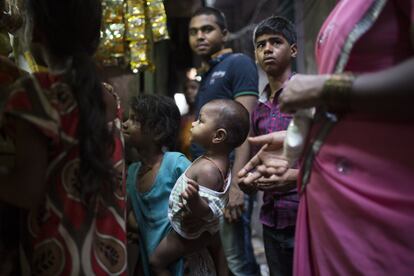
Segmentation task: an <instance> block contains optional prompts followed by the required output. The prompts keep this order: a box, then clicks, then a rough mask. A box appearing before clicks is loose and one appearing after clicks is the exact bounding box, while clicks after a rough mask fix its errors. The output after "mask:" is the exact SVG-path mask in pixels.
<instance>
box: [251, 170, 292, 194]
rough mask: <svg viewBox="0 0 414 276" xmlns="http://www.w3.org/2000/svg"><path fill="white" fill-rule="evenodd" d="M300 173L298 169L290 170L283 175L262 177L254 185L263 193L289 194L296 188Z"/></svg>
mask: <svg viewBox="0 0 414 276" xmlns="http://www.w3.org/2000/svg"><path fill="white" fill-rule="evenodd" d="M298 172H299V171H298V170H297V169H288V170H287V171H286V172H285V173H284V174H282V175H276V174H272V175H271V176H269V177H260V178H259V179H257V180H256V181H255V183H254V185H255V186H256V188H257V189H259V190H261V191H272V192H287V191H290V190H292V189H294V188H295V187H296V181H297V178H298Z"/></svg>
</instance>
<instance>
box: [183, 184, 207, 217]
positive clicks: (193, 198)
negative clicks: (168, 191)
mask: <svg viewBox="0 0 414 276" xmlns="http://www.w3.org/2000/svg"><path fill="white" fill-rule="evenodd" d="M199 190H200V186H199V185H198V183H197V182H195V181H194V180H191V179H189V181H188V186H187V188H186V189H185V190H184V192H182V193H181V197H182V199H183V201H184V200H185V201H186V205H185V206H184V207H186V208H187V209H188V211H189V213H190V214H191V215H192V216H196V217H203V216H206V215H208V213H209V212H211V210H210V207H209V206H208V204H207V202H206V201H205V200H204V199H202V198H201V197H200V194H199V193H198V192H199Z"/></svg>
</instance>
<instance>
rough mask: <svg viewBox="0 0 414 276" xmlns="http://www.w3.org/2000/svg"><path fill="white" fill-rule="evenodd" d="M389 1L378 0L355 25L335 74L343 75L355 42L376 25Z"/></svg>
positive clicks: (343, 49) (345, 44)
mask: <svg viewBox="0 0 414 276" xmlns="http://www.w3.org/2000/svg"><path fill="white" fill-rule="evenodd" d="M386 3H387V0H377V1H375V2H374V3H373V5H372V6H371V7H370V8H369V9H368V11H367V12H366V14H365V15H364V17H363V18H362V19H361V20H360V21H359V22H358V24H356V25H355V27H354V29H353V30H352V31H351V32H350V33H349V35H348V38H347V40H346V41H345V43H344V46H343V48H342V51H341V54H340V56H339V59H338V62H337V64H336V66H335V70H334V72H335V73H342V72H343V70H344V68H345V65H346V63H347V62H348V59H349V55H350V53H351V50H352V48H353V47H354V45H355V42H356V41H357V40H358V39H359V38H360V37H361V36H362V35H363V34H365V33H366V32H367V31H368V30H369V29H370V28H371V26H372V25H373V24H374V23H375V21H376V20H377V18H378V16H379V15H380V13H381V11H382V9H383V8H384V7H385V4H386Z"/></svg>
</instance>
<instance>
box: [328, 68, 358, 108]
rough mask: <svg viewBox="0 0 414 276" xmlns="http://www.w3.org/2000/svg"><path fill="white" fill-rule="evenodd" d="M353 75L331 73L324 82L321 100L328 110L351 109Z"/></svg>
mask: <svg viewBox="0 0 414 276" xmlns="http://www.w3.org/2000/svg"><path fill="white" fill-rule="evenodd" d="M354 81H355V76H354V75H353V74H350V73H343V74H333V75H331V76H330V77H329V78H328V79H327V80H326V81H325V83H324V85H323V89H322V100H323V102H324V105H325V106H326V108H327V110H328V111H332V112H340V113H345V112H348V111H350V110H351V92H352V86H353V84H354Z"/></svg>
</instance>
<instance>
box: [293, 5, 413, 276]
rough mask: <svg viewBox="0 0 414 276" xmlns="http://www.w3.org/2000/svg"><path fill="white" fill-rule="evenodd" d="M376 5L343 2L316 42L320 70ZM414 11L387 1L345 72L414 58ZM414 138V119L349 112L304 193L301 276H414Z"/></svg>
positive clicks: (331, 67)
mask: <svg viewBox="0 0 414 276" xmlns="http://www.w3.org/2000/svg"><path fill="white" fill-rule="evenodd" d="M368 2H369V4H367V3H368ZM373 2H374V1H367V0H352V1H349V0H348V1H347V0H342V1H340V2H339V3H338V5H337V7H336V8H335V9H334V11H333V12H332V14H331V15H330V17H329V18H328V20H327V22H326V23H325V24H324V26H323V28H322V30H321V33H320V38H319V39H318V41H319V42H318V44H319V45H318V46H317V58H318V62H319V68H320V73H331V72H334V71H335V65H336V63H337V60H338V56H339V55H340V54H341V49H342V46H343V43H344V41H345V40H346V37H347V34H348V33H349V32H350V31H351V30H352V26H355V23H357V22H359V21H360V20H361V19H362V18H363V16H364V13H365V12H366V11H367V10H368V9H369V6H370V5H371V4H372V3H373ZM413 11H414V1H412V0H411V1H388V3H387V4H386V5H385V7H384V8H383V9H382V12H381V13H380V15H379V17H378V18H377V20H376V21H375V23H374V24H373V25H372V26H371V28H370V29H369V30H368V31H367V32H366V33H365V34H364V35H363V36H362V37H361V38H360V39H359V40H357V41H356V43H355V44H354V45H353V47H352V50H351V52H350V56H349V59H348V61H347V63H346V66H345V68H344V70H346V71H352V72H356V73H363V72H375V71H378V70H382V69H385V68H388V67H391V66H393V65H396V64H398V63H400V62H401V61H403V60H405V59H408V58H410V57H413V56H414V50H413V48H414V47H413V44H412V42H411V41H412V40H410V28H411V27H412V26H413V23H412V22H413ZM337 27H338V28H337ZM327 29H328V30H327ZM329 29H330V30H329ZM321 38H322V42H320V41H321ZM341 43H342V44H341ZM316 127H317V126H316ZM313 132H314V131H313ZM413 141H414V124H413V122H412V121H411V122H410V121H408V120H404V119H403V118H398V117H397V116H396V115H394V114H389V115H387V116H383V117H382V118H379V117H373V116H367V115H362V114H350V115H348V116H345V117H344V118H342V119H341V120H340V121H339V122H338V123H337V124H336V125H335V126H334V127H333V129H332V130H331V132H330V133H329V135H328V136H327V138H326V140H325V141H324V144H323V146H322V148H321V150H320V151H319V153H318V155H317V156H316V158H315V161H314V163H313V167H312V174H311V177H310V181H309V184H308V185H307V187H306V190H305V192H304V193H303V194H302V196H301V200H300V205H299V212H298V221H297V229H296V244H295V257H294V274H295V275H298V276H306V275H413V272H414V270H413V269H414V234H413V231H414V147H413V146H412V143H413Z"/></svg>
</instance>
